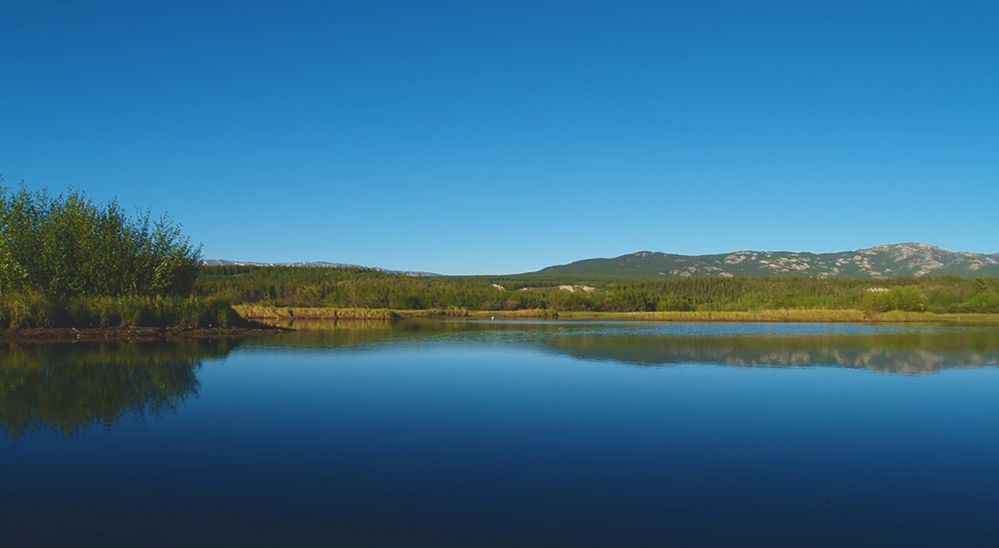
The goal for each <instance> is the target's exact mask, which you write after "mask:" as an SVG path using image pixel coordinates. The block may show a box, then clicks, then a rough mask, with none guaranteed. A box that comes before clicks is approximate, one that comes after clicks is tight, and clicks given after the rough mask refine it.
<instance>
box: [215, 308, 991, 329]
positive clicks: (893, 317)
mask: <svg viewBox="0 0 999 548" xmlns="http://www.w3.org/2000/svg"><path fill="white" fill-rule="evenodd" d="M233 309H234V310H235V311H236V313H237V314H239V315H240V316H241V317H243V318H246V319H248V320H282V321H294V320H329V321H337V320H403V319H410V318H465V319H559V320H581V321H582V320H587V321H594V320H596V321H600V320H608V321H609V320H621V321H661V322H795V323H799V322H800V323H813V322H814V323H831V322H836V323H944V324H962V325H999V314H936V313H932V312H900V311H892V312H881V313H872V312H867V311H863V310H854V309H780V310H754V311H689V312H687V311H684V312H680V311H664V312H573V311H563V312H556V311H553V310H543V309H529V310H465V309H460V308H457V309H456V308H451V309H427V310H393V309H385V308H339V309H337V308H319V307H282V306H268V305H257V304H254V305H235V306H233Z"/></svg>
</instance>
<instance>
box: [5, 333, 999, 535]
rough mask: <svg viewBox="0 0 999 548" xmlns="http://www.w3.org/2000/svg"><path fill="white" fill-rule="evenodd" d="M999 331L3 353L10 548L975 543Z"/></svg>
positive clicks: (302, 339)
mask: <svg viewBox="0 0 999 548" xmlns="http://www.w3.org/2000/svg"><path fill="white" fill-rule="evenodd" d="M996 365H999V330H996V329H994V328H993V329H989V328H954V327H898V326H859V325H820V324H815V325H789V324H682V323H666V324H660V323H629V322H605V323H578V322H577V323H568V322H416V321H413V322H399V323H377V322H375V323H351V324H349V325H343V324H340V325H338V326H336V327H332V326H322V328H320V329H306V330H302V331H298V332H295V333H289V334H282V335H275V336H266V337H259V338H251V339H246V340H243V341H228V342H219V341H190V342H183V343H155V344H57V345H53V344H21V345H14V346H4V347H0V412H2V416H0V450H2V452H0V541H2V542H0V544H2V545H4V546H8V545H9V546H32V545H37V546H71V545H90V544H97V543H102V544H104V545H135V546H156V545H171V546H191V545H219V544H232V545H254V544H258V545H273V544H287V545H323V546H330V545H344V546H443V545H450V546H555V545H565V546H590V545H601V546H622V545H650V546H661V545H669V544H673V545H718V544H739V545H770V546H773V545H788V546H801V545H830V546H832V545H844V544H850V545H878V546H883V545H910V546H911V545H923V546H944V545H962V546H967V545H981V546H993V545H995V542H996V540H995V539H996V538H997V535H996V530H997V524H999V518H997V516H999V441H997V433H999V427H997V425H999V397H997V396H999V368H996Z"/></svg>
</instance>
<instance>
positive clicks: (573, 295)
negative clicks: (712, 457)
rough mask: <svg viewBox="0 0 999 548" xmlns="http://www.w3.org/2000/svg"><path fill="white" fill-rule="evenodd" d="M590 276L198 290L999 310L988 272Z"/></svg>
mask: <svg viewBox="0 0 999 548" xmlns="http://www.w3.org/2000/svg"><path fill="white" fill-rule="evenodd" d="M590 283H592V285H593V287H592V288H589V287H588V288H586V289H585V290H584V288H583V286H578V285H568V282H567V281H563V280H558V279H550V280H538V279H537V278H533V277H530V276H508V277H451V276H426V277H419V276H405V275H397V274H389V273H385V272H379V271H373V270H364V269H344V268H320V267H311V268H309V267H257V266H225V267H207V268H205V269H204V271H203V273H202V275H201V276H200V277H199V280H198V284H197V293H198V294H199V295H202V296H215V297H219V298H222V299H226V300H229V301H230V302H233V303H245V304H266V305H270V306H282V307H330V308H337V309H341V308H372V309H394V310H429V309H466V310H497V311H512V310H528V309H540V310H548V311H581V312H637V311H645V312H651V311H677V312H686V311H691V312H694V311H756V310H778V309H789V308H814V309H854V310H868V311H871V312H885V311H889V310H901V311H908V312H920V311H928V312H999V278H994V277H990V278H977V279H967V278H959V277H956V276H948V277H926V278H916V277H902V278H890V279H882V280H871V279H857V278H852V279H849V278H848V279H820V278H806V277H799V278H759V277H755V278H753V277H746V278H721V277H712V278H707V277H701V278H698V277H690V278H671V279H666V280H660V281H633V282H628V281H601V280H597V281H593V282H590ZM493 284H497V285H499V286H500V287H502V289H500V288H498V287H496V286H495V285H493ZM569 288H572V291H569V290H568V289H569Z"/></svg>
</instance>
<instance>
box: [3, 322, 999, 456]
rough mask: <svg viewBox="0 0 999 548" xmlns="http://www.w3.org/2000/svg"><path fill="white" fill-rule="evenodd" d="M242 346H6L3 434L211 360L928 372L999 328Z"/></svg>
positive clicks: (132, 400) (996, 355) (497, 329)
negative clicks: (475, 360) (537, 360)
mask: <svg viewBox="0 0 999 548" xmlns="http://www.w3.org/2000/svg"><path fill="white" fill-rule="evenodd" d="M294 327H296V328H299V329H300V330H299V331H296V332H293V333H283V334H277V335H272V336H265V337H259V338H250V339H247V340H245V341H242V342H241V343H238V342H234V341H184V342H148V343H120V344H111V343H104V344H101V343H84V344H23V345H16V344H14V345H4V346H0V431H2V432H6V433H7V434H9V435H11V436H14V437H17V436H21V435H23V434H26V433H30V432H39V431H45V430H54V431H57V432H62V433H65V434H73V433H75V432H78V431H80V430H83V429H85V428H88V427H91V426H94V425H103V426H104V427H109V426H111V425H112V424H114V423H115V422H116V421H117V420H119V419H120V418H121V417H122V416H125V415H135V416H155V415H159V414H162V413H165V412H169V411H172V410H174V409H176V408H177V407H178V406H180V405H181V404H182V403H183V402H184V401H185V400H187V399H188V398H191V397H192V396H196V395H197V393H198V387H199V383H198V377H197V371H198V369H199V368H200V366H201V363H202V362H203V361H204V360H208V359H215V358H221V357H224V356H226V355H227V354H228V353H229V352H230V351H232V350H233V349H234V348H235V347H236V346H237V345H239V346H240V347H241V351H246V352H272V353H298V354H314V353H320V354H321V353H338V352H353V351H374V350H379V349H384V348H386V347H392V346H400V345H432V346H434V347H437V348H440V347H446V346H449V345H466V347H467V345H473V346H474V345H492V346H497V345H498V346H505V347H510V348H521V349H533V350H536V351H540V352H544V353H551V354H558V355H562V356H569V357H572V358H574V359H578V360H588V361H609V362H616V363H622V364H628V365H633V366H662V365H672V364H686V363H704V364H719V365H726V366H738V367H786V366H835V367H851V368H860V369H867V370H874V371H880V372H887V373H904V374H921V373H932V372H939V371H941V370H944V369H947V368H953V367H977V366H997V365H999V330H996V329H990V328H926V327H920V328H899V327H874V326H847V325H842V326H814V325H809V326H794V325H778V326H775V325H772V324H756V325H752V324H739V325H733V324H727V325H726V324H669V325H663V324H633V323H605V324H583V323H566V322H454V321H452V322H436V321H406V322H395V323H392V322H345V323H344V322H341V323H339V324H330V323H321V324H306V325H302V324H296V325H295V326H294Z"/></svg>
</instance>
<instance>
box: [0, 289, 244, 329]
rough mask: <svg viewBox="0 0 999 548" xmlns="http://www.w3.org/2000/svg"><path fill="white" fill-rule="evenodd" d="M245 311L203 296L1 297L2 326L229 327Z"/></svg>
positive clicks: (26, 327) (7, 327) (33, 295)
mask: <svg viewBox="0 0 999 548" xmlns="http://www.w3.org/2000/svg"><path fill="white" fill-rule="evenodd" d="M241 321H242V320H241V318H240V316H239V315H238V314H237V313H236V312H235V311H234V310H233V309H232V307H231V306H229V304H228V303H226V302H224V301H221V300H218V299H211V298H208V299H206V298H198V297H169V296H157V297H75V298H65V299H58V298H52V297H48V296H45V295H42V294H38V293H20V294H17V295H13V296H5V297H4V298H3V299H0V329H10V330H13V329H30V328H63V327H67V328H68V327H75V328H115V327H158V328H166V327H187V328H195V327H202V328H226V327H232V326H236V325H239V324H240V322H241Z"/></svg>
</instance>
